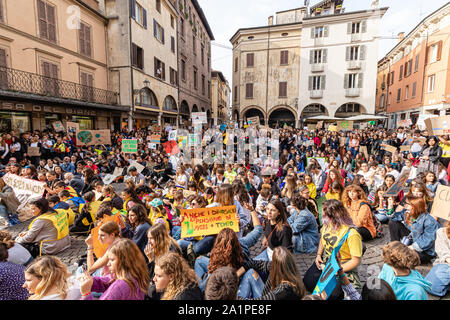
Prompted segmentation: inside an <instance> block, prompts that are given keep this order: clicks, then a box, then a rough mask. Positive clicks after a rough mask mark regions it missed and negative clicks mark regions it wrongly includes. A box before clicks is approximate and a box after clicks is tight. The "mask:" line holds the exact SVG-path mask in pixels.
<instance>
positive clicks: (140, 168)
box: [130, 161, 145, 173]
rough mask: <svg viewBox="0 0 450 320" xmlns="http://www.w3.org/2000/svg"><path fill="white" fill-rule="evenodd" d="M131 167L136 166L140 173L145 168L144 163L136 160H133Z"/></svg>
mask: <svg viewBox="0 0 450 320" xmlns="http://www.w3.org/2000/svg"><path fill="white" fill-rule="evenodd" d="M130 167H135V168H136V169H137V171H138V172H139V173H141V172H142V171H143V170H144V169H145V167H144V166H143V165H142V164H140V163H138V162H136V161H132V162H131V164H130Z"/></svg>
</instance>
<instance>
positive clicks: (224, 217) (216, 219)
mask: <svg viewBox="0 0 450 320" xmlns="http://www.w3.org/2000/svg"><path fill="white" fill-rule="evenodd" d="M181 215H182V216H183V217H184V220H183V223H182V225H181V238H190V237H198V236H208V235H212V234H218V233H219V232H220V231H221V230H222V229H224V228H231V229H233V230H234V231H235V232H239V222H238V221H237V219H236V206H228V207H213V208H199V209H188V210H186V209H183V210H181Z"/></svg>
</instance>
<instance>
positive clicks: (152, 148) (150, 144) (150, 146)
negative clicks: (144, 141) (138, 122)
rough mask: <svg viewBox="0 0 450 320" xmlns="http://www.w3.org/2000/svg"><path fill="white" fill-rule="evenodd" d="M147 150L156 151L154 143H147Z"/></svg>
mask: <svg viewBox="0 0 450 320" xmlns="http://www.w3.org/2000/svg"><path fill="white" fill-rule="evenodd" d="M148 148H149V149H150V150H156V149H157V147H156V143H149V144H148Z"/></svg>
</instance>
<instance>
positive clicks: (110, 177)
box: [102, 174, 117, 185]
mask: <svg viewBox="0 0 450 320" xmlns="http://www.w3.org/2000/svg"><path fill="white" fill-rule="evenodd" d="M116 178H117V177H116V176H115V175H113V174H107V175H105V176H104V177H103V179H102V180H103V183H104V184H105V185H109V184H111V183H113V181H114V179H116Z"/></svg>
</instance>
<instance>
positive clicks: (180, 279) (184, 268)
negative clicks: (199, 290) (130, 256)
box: [155, 252, 198, 300]
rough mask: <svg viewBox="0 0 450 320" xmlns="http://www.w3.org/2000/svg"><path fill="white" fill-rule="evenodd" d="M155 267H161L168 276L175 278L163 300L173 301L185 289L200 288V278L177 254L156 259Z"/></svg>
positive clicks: (170, 253) (168, 254) (168, 286)
mask: <svg viewBox="0 0 450 320" xmlns="http://www.w3.org/2000/svg"><path fill="white" fill-rule="evenodd" d="M155 265H157V266H158V267H160V268H161V269H162V270H163V271H164V273H166V274H167V275H172V276H173V277H172V280H171V281H169V283H168V285H167V288H166V290H165V291H164V295H163V296H162V298H161V300H173V299H175V298H176V297H177V296H178V295H179V294H181V293H182V292H183V291H184V290H185V289H187V288H193V287H195V286H198V278H197V275H196V274H195V271H194V270H193V269H191V268H190V267H189V265H188V264H187V262H186V260H184V258H183V257H181V256H180V255H179V254H177V253H174V252H169V253H166V254H165V255H163V256H161V257H159V258H157V259H156V263H155Z"/></svg>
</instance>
